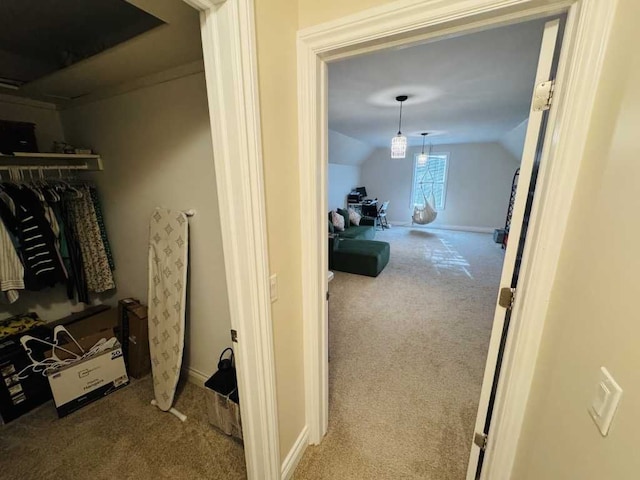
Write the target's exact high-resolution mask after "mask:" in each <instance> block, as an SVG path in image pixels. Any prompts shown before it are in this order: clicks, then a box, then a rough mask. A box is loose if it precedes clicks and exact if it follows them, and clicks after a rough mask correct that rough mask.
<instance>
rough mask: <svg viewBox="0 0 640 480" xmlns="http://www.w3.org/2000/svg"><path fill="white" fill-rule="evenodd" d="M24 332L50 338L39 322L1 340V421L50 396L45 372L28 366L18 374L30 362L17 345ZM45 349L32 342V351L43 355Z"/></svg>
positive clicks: (23, 412)
mask: <svg viewBox="0 0 640 480" xmlns="http://www.w3.org/2000/svg"><path fill="white" fill-rule="evenodd" d="M36 318H37V317H36ZM3 323H4V322H3ZM25 334H28V335H31V336H33V337H36V338H41V339H43V340H47V341H49V340H51V338H50V335H51V332H50V331H49V329H48V328H46V327H43V326H41V325H36V326H35V327H33V328H31V329H29V330H25V331H21V332H20V333H18V334H15V335H10V336H6V337H4V338H2V339H0V417H1V418H0V423H8V422H10V421H12V420H15V419H16V418H18V417H20V416H21V415H24V414H25V413H27V412H29V411H30V410H32V409H34V408H35V407H37V406H39V405H42V404H43V403H45V402H46V401H48V400H50V399H51V389H50V388H49V382H48V381H47V378H46V377H45V376H44V375H42V374H41V373H35V372H33V371H32V370H31V369H27V370H25V371H24V372H23V374H22V375H21V377H22V378H19V377H18V374H19V373H20V372H21V371H23V369H24V368H25V367H27V366H28V365H30V364H31V360H30V359H29V357H28V355H27V353H26V352H25V350H24V348H22V345H21V344H20V337H21V336H22V335H25ZM46 349H47V347H46V346H44V345H42V344H37V343H35V342H34V345H33V346H32V350H33V353H32V354H33V355H34V356H35V357H37V358H43V357H44V351H45V350H46Z"/></svg>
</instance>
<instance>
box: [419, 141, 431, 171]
mask: <svg viewBox="0 0 640 480" xmlns="http://www.w3.org/2000/svg"><path fill="white" fill-rule="evenodd" d="M420 135H422V153H421V154H420V155H418V166H420V167H424V166H425V165H426V164H427V161H428V160H429V155H428V154H427V153H424V140H425V139H426V138H427V135H429V133H428V132H422V133H421V134H420ZM429 153H431V144H429Z"/></svg>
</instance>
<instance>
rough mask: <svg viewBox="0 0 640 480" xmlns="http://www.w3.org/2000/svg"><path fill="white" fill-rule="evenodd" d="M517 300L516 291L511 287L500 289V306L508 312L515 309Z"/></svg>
mask: <svg viewBox="0 0 640 480" xmlns="http://www.w3.org/2000/svg"><path fill="white" fill-rule="evenodd" d="M515 298H516V289H515V288H511V287H503V288H501V289H500V295H499V297H498V305H500V306H501V307H502V308H506V309H507V310H511V309H512V308H513V302H514V301H515Z"/></svg>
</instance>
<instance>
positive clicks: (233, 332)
mask: <svg viewBox="0 0 640 480" xmlns="http://www.w3.org/2000/svg"><path fill="white" fill-rule="evenodd" d="M231 341H232V342H233V343H238V331H237V330H231Z"/></svg>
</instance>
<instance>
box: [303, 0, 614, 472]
mask: <svg viewBox="0 0 640 480" xmlns="http://www.w3.org/2000/svg"><path fill="white" fill-rule="evenodd" d="M567 7H568V6H567V5H566V4H561V2H558V3H557V4H553V5H547V6H546V7H539V8H534V7H533V6H531V5H529V4H526V2H522V3H519V4H518V5H517V7H516V8H515V10H510V11H505V10H503V9H502V6H500V5H498V4H496V3H492V2H487V4H483V6H482V8H481V10H482V13H481V14H480V13H479V12H477V11H476V12H474V13H469V12H468V11H466V10H465V8H464V7H461V6H460V5H458V4H454V5H450V6H447V7H443V8H442V9H439V8H435V7H430V6H429V5H421V6H420V8H422V9H423V10H422V11H421V12H420V13H418V7H416V9H415V10H412V8H410V7H407V8H406V9H399V10H394V9H391V8H390V9H389V10H388V12H387V13H388V16H387V17H384V15H382V14H380V12H377V14H379V16H378V17H377V18H375V19H373V15H372V17H371V18H369V19H368V22H367V21H363V23H362V24H360V28H359V29H358V30H357V31H353V30H350V28H349V25H348V22H344V24H341V25H337V24H334V25H330V26H327V28H326V29H325V30H322V29H318V28H315V29H314V30H313V31H311V30H310V31H309V32H301V34H300V58H302V59H303V61H302V62H301V64H300V68H299V74H300V75H299V79H300V81H299V87H300V96H301V99H302V100H301V101H303V106H302V111H301V116H302V120H301V122H302V125H303V128H304V129H305V132H306V131H318V132H319V137H314V136H313V135H306V134H304V133H303V134H302V136H301V152H302V156H303V157H305V158H315V159H316V163H314V162H310V164H309V165H306V164H305V163H304V162H303V163H301V169H302V172H301V182H302V186H303V188H301V192H302V197H301V200H302V205H303V209H304V210H305V211H315V212H318V215H317V218H322V219H323V220H324V215H323V214H322V213H321V212H325V211H326V210H327V204H326V198H325V195H324V193H323V191H322V187H321V186H322V185H324V183H325V181H326V171H325V170H326V169H324V168H323V167H322V165H323V164H324V162H326V147H324V146H323V145H325V144H326V135H327V132H326V110H325V109H324V108H320V109H319V111H316V110H314V109H311V108H308V107H310V106H312V105H316V104H318V105H321V106H323V105H325V101H326V100H325V99H326V89H327V85H326V68H327V62H329V61H331V60H335V59H337V58H344V57H346V56H351V55H355V54H357V53H362V52H365V51H372V50H376V49H380V48H383V47H382V46H383V45H384V46H386V47H388V46H390V45H400V44H406V43H410V42H411V41H412V40H413V41H415V40H416V39H417V38H420V39H422V40H424V39H426V38H433V37H435V36H438V35H442V34H443V33H447V34H451V33H453V32H457V33H458V32H460V31H461V30H466V31H468V30H469V28H479V26H480V25H482V26H484V27H487V26H488V25H496V24H500V23H501V22H513V21H514V19H518V20H522V19H526V18H531V17H532V16H540V15H542V14H547V15H550V14H557V13H560V12H563V11H564V12H566V11H568V24H567V25H568V27H567V34H566V35H565V45H569V46H570V48H569V49H566V50H565V51H564V53H563V55H562V56H561V58H560V62H559V71H558V81H557V84H556V91H555V94H556V99H558V98H560V99H561V98H562V96H563V95H566V98H570V99H571V101H567V102H566V103H565V102H562V101H559V103H558V108H557V109H555V110H553V109H552V111H551V113H550V114H549V127H548V128H547V138H550V136H551V135H552V134H553V135H555V137H554V138H556V139H558V138H559V139H560V140H559V141H557V142H554V143H553V144H551V143H550V142H546V143H545V144H544V150H543V151H542V158H543V159H545V158H546V159H547V160H548V161H546V162H543V165H544V164H545V163H546V166H543V167H542V168H541V170H540V172H539V175H538V185H539V188H540V195H539V196H538V198H537V199H536V201H535V202H534V203H533V205H532V210H531V212H532V221H531V222H530V230H529V235H530V240H531V241H530V242H528V243H527V246H526V247H525V248H524V250H523V252H522V253H523V256H522V258H523V268H522V269H521V281H524V282H525V283H526V286H527V289H526V291H527V295H526V296H525V295H521V296H519V297H516V299H515V302H514V304H513V312H512V317H515V316H520V315H522V316H523V318H526V319H527V322H526V323H524V324H522V323H521V322H518V324H516V327H515V328H514V329H513V330H512V332H511V333H510V335H509V337H510V338H509V339H508V341H507V342H506V345H505V346H506V353H505V355H504V358H505V363H504V364H503V375H502V378H501V379H500V380H499V381H498V382H497V386H498V388H497V392H496V395H495V398H496V401H495V405H496V412H497V414H494V416H495V418H496V422H495V426H494V427H492V432H494V433H495V436H493V435H492V436H490V437H489V440H488V443H487V444H486V445H484V446H485V447H486V448H487V450H486V452H487V457H488V458H489V459H490V460H489V463H487V461H486V459H485V469H484V470H483V473H482V475H483V476H486V475H488V474H487V473H486V472H493V475H501V474H500V473H498V472H503V473H502V475H505V476H506V475H508V474H507V473H504V472H508V471H509V469H510V465H511V462H512V460H513V455H514V452H515V446H516V444H517V435H518V431H519V428H520V427H519V426H520V422H521V419H522V416H523V414H524V406H525V399H526V394H527V392H528V388H529V385H530V382H531V376H532V373H533V364H534V363H535V362H532V360H535V352H536V350H537V345H538V342H539V337H540V333H541V329H542V325H543V321H544V313H545V311H546V307H545V302H546V298H548V295H549V291H550V288H551V285H552V282H553V274H554V271H555V263H556V261H557V257H558V253H559V248H558V245H557V244H556V241H557V239H558V238H561V236H562V232H563V230H564V224H565V221H566V215H567V213H568V210H564V211H563V213H562V214H561V215H559V214H558V213H557V210H556V212H554V213H555V215H552V214H551V212H550V208H549V200H550V199H554V200H558V199H564V200H565V201H568V200H569V199H570V198H571V195H572V188H573V184H574V183H573V182H574V181H575V176H576V172H577V163H574V162H572V161H571V160H570V159H569V158H568V157H565V156H564V155H563V156H561V157H560V156H559V155H560V154H561V153H562V154H564V153H566V150H565V149H576V150H577V151H579V150H580V148H582V146H583V143H582V142H583V141H584V135H585V134H586V129H584V128H583V129H582V130H581V135H582V136H581V137H580V138H579V139H577V138H576V137H575V136H569V135H567V128H568V126H569V125H571V127H572V128H576V127H578V126H579V125H580V122H579V118H580V117H579V115H581V113H580V112H579V110H580V109H579V108H577V103H576V102H577V99H578V98H582V100H583V101H584V102H585V103H584V104H583V105H582V107H581V108H586V109H587V112H590V109H591V108H592V100H593V99H592V98H591V97H589V96H586V97H583V95H585V94H586V93H587V92H591V93H592V92H593V85H592V84H591V82H586V83H585V82H584V81H583V80H582V79H583V78H586V74H587V72H589V70H583V67H584V65H585V62H588V61H589V60H588V59H589V58H590V55H591V52H592V51H595V50H597V48H598V47H597V43H598V42H597V37H592V36H591V35H592V34H593V32H594V31H596V30H597V31H600V32H601V33H602V32H603V31H604V32H606V28H607V25H606V22H605V23H604V24H603V22H599V21H598V18H599V15H603V14H605V13H606V12H603V11H599V8H600V7H598V6H597V4H596V3H595V2H574V3H573V4H571V6H569V8H568V9H567ZM391 12H393V15H392V13H391ZM514 12H515V13H514ZM578 13H580V15H578ZM403 15H406V16H405V17H404V18H402V19H400V17H402V16H403ZM416 15H418V17H419V18H418V17H416ZM476 15H478V16H476ZM543 16H544V15H543ZM381 17H384V20H381ZM452 18H456V19H464V20H463V21H461V22H459V23H458V24H457V25H452V24H451V23H450V22H451V19H452ZM600 18H601V17H600ZM409 19H411V20H409ZM385 21H386V22H387V23H385ZM460 23H465V24H466V25H467V27H460ZM407 25H411V27H407ZM398 31H402V32H404V33H402V34H398ZM409 32H410V33H409ZM577 32H580V35H584V34H585V33H586V32H589V39H588V40H587V41H586V42H580V43H578V44H577V45H576V44H575V39H576V38H577V37H576V35H578V33H577ZM407 37H412V40H407ZM592 60H593V61H594V62H595V63H594V64H592V65H591V68H595V69H596V70H598V71H599V66H600V65H599V63H598V62H600V61H601V59H600V58H599V57H598V58H592ZM316 66H319V68H316ZM578 78H579V79H581V80H580V81H578V80H577V79H578ZM578 85H580V88H578ZM587 87H588V88H587ZM563 88H565V89H566V90H563ZM584 113H585V112H584V111H583V112H582V114H584ZM307 129H308V130H307ZM573 133H575V130H573ZM563 135H564V136H563ZM534 147H535V146H534ZM549 159H550V160H549ZM316 169H318V171H319V172H320V174H319V175H315V171H316ZM554 203H556V202H554ZM556 205H557V203H556ZM305 206H306V207H308V208H304V207H305ZM303 223H304V222H303ZM324 223H325V222H322V224H320V223H316V222H315V221H314V220H312V219H310V220H309V221H308V223H305V224H304V225H303V226H302V228H303V229H304V230H305V231H307V233H309V232H312V233H313V235H312V241H311V242H310V244H309V245H308V247H309V248H307V249H306V251H305V252H304V262H305V263H304V268H305V271H304V274H305V277H308V278H310V279H313V282H312V283H311V284H310V285H309V287H308V288H307V290H305V292H304V293H305V311H306V312H308V313H309V314H310V315H309V317H308V318H309V323H308V326H309V329H308V333H309V334H308V335H307V338H306V343H305V350H306V359H307V371H306V373H307V393H308V395H309V402H308V423H309V427H310V438H311V442H312V443H319V442H320V441H321V439H322V436H323V434H324V432H326V427H327V409H326V407H327V401H326V400H327V394H328V389H327V380H326V378H327V376H326V374H327V371H326V345H327V332H326V303H325V302H324V288H323V287H325V288H326V279H325V276H326V273H324V272H322V271H321V269H320V268H318V267H319V265H318V264H317V263H316V262H315V261H314V260H313V257H314V256H317V252H318V251H319V252H320V255H321V256H322V257H323V262H321V263H320V265H326V253H325V252H326V248H323V241H322V236H321V235H320V234H319V233H320V232H321V231H322V230H323V229H324V228H323V226H324ZM543 230H544V231H545V235H544V236H542V235H541V234H540V232H541V231H543ZM553 238H555V239H556V241H552V239H553ZM532 258H535V261H531V259H532ZM532 272H534V273H535V274H532ZM314 287H319V288H318V289H314ZM316 309H317V310H316ZM314 311H316V312H317V314H314V313H313V312H314ZM512 323H513V322H512ZM493 368H495V366H493V367H491V370H493ZM491 376H493V375H491ZM514 378H517V379H518V380H517V381H516V380H513V379H514ZM507 382H508V383H507ZM505 384H508V385H509V388H508V389H505V388H504V387H502V386H503V385H505ZM514 385H515V386H514ZM507 418H509V419H510V421H511V424H507V423H506V422H505V421H504V420H505V419H507ZM510 439H511V440H510ZM496 445H497V446H496ZM477 448H480V447H477ZM496 452H497V453H496ZM477 453H478V451H477V450H476V454H477ZM501 457H502V458H501ZM474 467H475V465H474ZM473 470H474V472H473V473H472V474H470V476H468V478H474V476H475V468H474V469H473ZM483 478H484V477H483Z"/></svg>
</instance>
